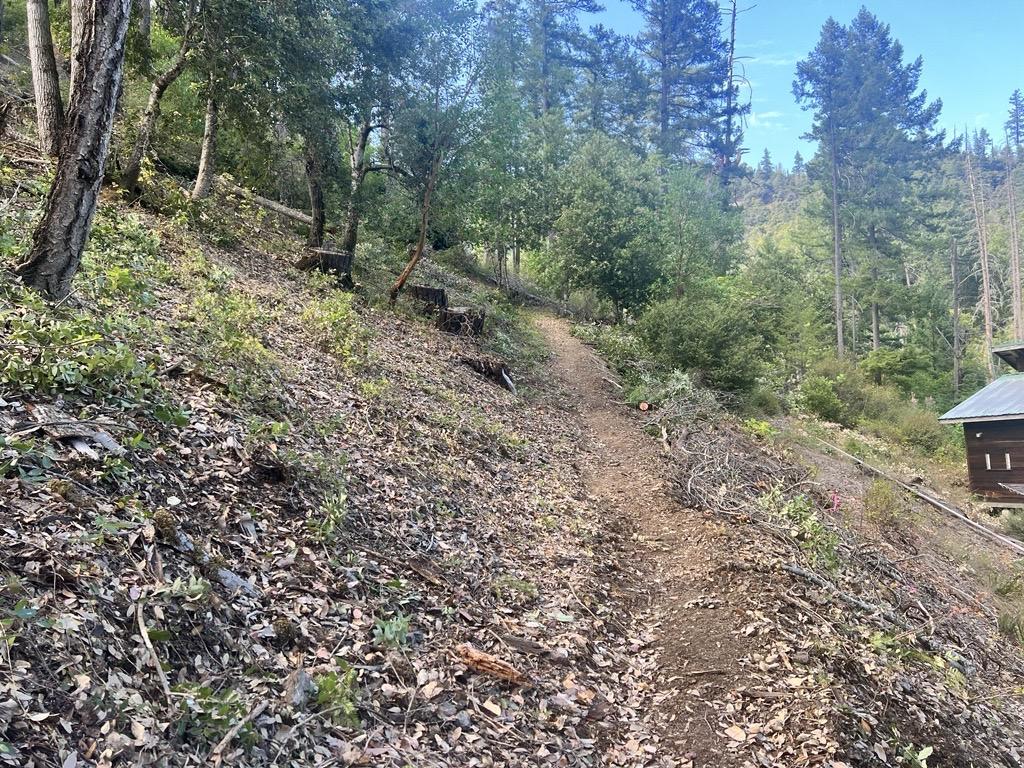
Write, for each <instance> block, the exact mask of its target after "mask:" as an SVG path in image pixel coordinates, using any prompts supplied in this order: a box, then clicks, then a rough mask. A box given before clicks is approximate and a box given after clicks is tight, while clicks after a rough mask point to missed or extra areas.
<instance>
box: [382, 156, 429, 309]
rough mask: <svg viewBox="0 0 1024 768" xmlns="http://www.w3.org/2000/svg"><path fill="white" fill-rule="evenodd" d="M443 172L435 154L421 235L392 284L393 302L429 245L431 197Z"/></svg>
mask: <svg viewBox="0 0 1024 768" xmlns="http://www.w3.org/2000/svg"><path fill="white" fill-rule="evenodd" d="M440 172H441V158H440V157H438V156H436V155H435V156H434V160H433V162H432V163H431V165H430V176H429V177H428V178H427V188H426V190H425V191H424V193H423V207H422V208H421V210H420V237H419V240H418V241H417V242H416V247H415V248H414V249H413V252H412V256H411V257H410V258H409V263H408V264H406V265H405V269H403V270H402V274H400V275H399V276H398V279H397V280H395V282H394V284H393V285H392V286H391V291H390V293H391V303H392V304H394V303H395V300H396V299H398V294H399V293H401V292H402V288H403V286H404V285H405V281H406V280H408V279H409V275H411V274H412V271H413V270H414V269H416V265H417V264H418V263H419V260H420V258H421V257H422V256H423V249H424V248H426V247H427V228H428V226H429V224H430V198H431V196H432V195H433V194H434V185H435V184H437V176H438V174H439V173H440Z"/></svg>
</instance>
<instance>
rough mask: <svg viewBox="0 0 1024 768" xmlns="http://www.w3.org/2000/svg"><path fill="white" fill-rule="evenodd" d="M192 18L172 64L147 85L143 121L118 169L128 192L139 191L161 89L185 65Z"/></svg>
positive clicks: (154, 128)
mask: <svg viewBox="0 0 1024 768" xmlns="http://www.w3.org/2000/svg"><path fill="white" fill-rule="evenodd" d="M191 27H192V21H191V19H190V20H189V22H188V26H187V27H186V29H185V32H184V35H183V37H182V40H181V47H180V48H178V55H177V56H175V57H174V61H173V62H172V63H171V66H170V67H169V68H168V69H167V70H166V71H165V72H164V73H163V74H162V75H160V76H159V77H158V78H157V79H156V80H154V81H153V85H152V86H151V87H150V89H149V102H148V103H147V104H146V111H145V112H143V113H142V121H141V122H140V123H139V133H138V135H137V136H136V137H135V145H134V146H133V147H132V154H131V156H129V158H128V162H127V163H125V167H124V171H123V172H122V173H121V179H120V184H121V187H122V188H123V189H125V190H126V191H127V192H128V193H129V194H130V195H136V194H138V191H139V174H140V173H142V161H143V160H144V159H145V157H146V153H147V152H148V151H149V143H150V141H151V140H152V139H153V132H154V131H155V130H156V121H157V120H158V119H159V117H160V101H161V100H162V99H163V97H164V93H165V92H166V91H167V89H168V88H170V87H171V83H173V82H174V81H175V80H177V79H178V76H179V75H181V73H182V72H183V71H184V69H185V64H187V63H188V51H189V46H190V39H191V36H192V35H191V32H192V29H191Z"/></svg>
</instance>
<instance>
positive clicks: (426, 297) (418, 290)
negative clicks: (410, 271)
mask: <svg viewBox="0 0 1024 768" xmlns="http://www.w3.org/2000/svg"><path fill="white" fill-rule="evenodd" d="M405 291H406V293H408V294H409V296H410V297H412V298H414V299H416V300H417V301H422V302H423V303H424V304H429V305H432V306H435V307H437V308H438V309H447V308H448V292H447V291H446V290H445V289H444V288H434V287H433V286H430V285H410V286H408V287H407V288H406V289H405Z"/></svg>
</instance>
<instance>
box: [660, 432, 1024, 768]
mask: <svg viewBox="0 0 1024 768" xmlns="http://www.w3.org/2000/svg"><path fill="white" fill-rule="evenodd" d="M673 454H674V455H675V457H676V458H677V460H678V464H677V467H676V474H675V477H674V479H673V482H672V486H671V487H672V493H673V495H674V496H675V497H676V498H677V499H678V500H679V501H680V502H681V503H682V504H683V505H685V506H686V507H687V508H690V509H693V510H697V511H700V512H703V513H704V514H711V515H713V516H715V517H718V518H720V519H722V520H724V521H727V522H728V524H729V525H728V526H727V528H726V529H725V530H726V531H727V532H726V533H725V534H724V535H726V536H727V537H728V538H729V539H730V543H729V545H728V547H729V551H730V552H731V553H734V555H735V559H734V560H730V562H728V563H723V564H722V566H721V570H722V571H723V573H728V574H730V575H729V577H728V578H729V582H730V584H731V587H732V589H733V590H737V593H738V594H739V595H741V596H742V602H741V603H739V604H738V605H736V608H737V609H742V610H743V613H744V615H745V616H746V622H747V623H746V625H745V626H743V627H742V628H741V629H740V630H739V634H741V635H742V636H744V637H748V638H751V640H750V641H748V642H749V643H750V647H751V653H750V655H749V657H748V658H747V659H746V660H745V666H746V672H747V674H748V675H749V678H748V685H746V686H744V687H741V688H738V689H736V690H732V691H728V692H726V693H725V694H724V695H723V696H719V697H718V698H716V699H715V700H714V701H711V702H709V704H711V705H712V706H713V707H714V708H715V709H716V710H717V711H718V713H719V715H720V718H721V723H720V725H721V728H722V732H723V733H724V734H725V735H726V737H727V738H728V739H729V740H730V741H731V743H732V750H733V751H735V752H737V753H746V755H747V756H748V758H749V759H750V760H751V761H752V764H756V765H761V766H768V767H771V766H778V767H779V768H781V767H782V766H792V765H799V764H824V765H835V766H839V765H844V766H846V765H875V764H879V765H884V764H887V763H888V764H895V763H894V762H893V761H896V758H898V757H905V756H907V755H918V754H920V753H921V752H922V751H924V752H926V753H927V752H928V751H930V752H931V754H932V755H933V757H932V758H930V759H929V760H928V761H927V765H943V766H946V765H948V766H972V765H974V766H982V765H985V766H989V765H1007V766H1017V765H1020V764H1021V763H1020V761H1019V758H1012V759H1008V758H1007V756H1008V755H1020V754H1022V753H1024V728H1022V723H1024V707H1022V706H1021V702H1020V700H1019V698H1018V697H1017V696H1016V695H1015V694H1014V695H1008V694H1007V692H1008V691H1011V690H1018V689H1017V688H1015V687H1014V686H1018V685H1019V683H1018V682H1015V681H1019V680H1020V679H1021V678H1022V676H1024V658H1022V655H1021V652H1020V649H1019V648H1018V647H1016V645H1015V644H1014V643H1008V642H1007V640H1006V638H1004V637H1003V636H1001V634H1000V632H999V630H998V629H997V627H996V622H995V621H994V620H993V618H994V613H993V611H991V610H990V609H989V608H988V606H986V605H985V604H984V603H983V602H982V601H981V600H979V598H978V597H976V596H975V595H974V594H973V592H974V591H975V589H976V588H974V589H972V588H971V587H970V586H969V583H964V585H963V587H961V586H958V584H959V583H962V582H964V576H963V573H962V571H961V570H960V564H959V563H956V562H951V561H949V560H948V559H944V558H942V557H939V556H936V555H932V554H929V555H928V556H926V555H925V553H924V552H923V551H922V550H923V549H924V548H926V547H929V546H931V544H930V542H927V541H919V542H918V543H917V544H915V543H914V542H913V541H912V539H913V538H914V536H915V534H914V532H913V531H912V530H909V529H910V528H911V525H910V524H909V523H908V524H906V528H907V529H906V530H902V531H900V533H899V535H895V534H890V535H889V536H887V537H885V538H883V539H882V540H879V541H876V540H871V539H867V540H866V539H865V538H864V535H863V533H860V532H857V531H854V530H852V529H851V528H849V527H848V525H847V524H846V523H847V517H846V516H847V515H848V514H849V513H848V512H846V510H845V509H844V508H843V506H842V504H841V502H840V498H841V496H842V497H843V498H846V499H849V494H850V490H849V488H847V487H842V488H839V489H837V490H835V491H833V490H831V489H827V488H825V487H824V486H823V485H821V484H820V483H818V482H815V481H812V480H811V477H810V473H809V472H808V470H807V469H805V468H804V467H803V466H800V465H798V464H796V462H795V461H794V460H793V459H792V458H791V457H790V456H789V455H788V454H787V453H786V452H784V451H782V450H780V449H778V448H776V447H774V446H770V445H762V444H759V443H757V442H755V441H754V440H753V439H752V438H750V437H748V436H747V435H746V434H744V433H743V432H742V431H741V430H740V429H739V428H738V427H737V426H734V425H733V424H731V423H728V422H722V423H719V424H716V425H714V426H704V427H703V428H700V429H699V430H696V431H694V432H692V433H686V434H684V435H683V436H681V437H679V436H677V437H676V439H675V443H674V446H673ZM853 471H854V473H855V474H856V470H853ZM794 509H796V510H802V512H801V515H802V516H801V515H797V514H795V513H793V510H794ZM964 535H965V536H969V535H971V533H970V529H966V528H965V529H964ZM974 541H975V542H976V543H977V542H985V541H986V540H985V539H981V538H978V539H975V540H974ZM978 546H985V544H978ZM740 584H742V586H740ZM795 734H801V736H800V737H799V738H794V735H795ZM897 762H900V763H901V764H902V763H904V762H906V760H901V761H897ZM910 764H914V763H910ZM919 764H923V763H919Z"/></svg>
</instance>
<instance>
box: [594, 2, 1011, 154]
mask: <svg viewBox="0 0 1024 768" xmlns="http://www.w3.org/2000/svg"><path fill="white" fill-rule="evenodd" d="M602 2H603V4H604V5H605V6H606V8H607V10H606V11H605V12H604V13H603V14H601V15H600V17H599V18H600V21H602V22H603V23H605V24H606V25H607V26H609V27H612V28H613V29H615V30H617V31H619V32H622V33H629V34H632V33H635V32H636V31H637V30H638V29H639V27H640V19H639V17H638V16H637V14H636V13H635V12H634V11H633V10H632V7H631V5H630V3H629V2H628V1H627V0H602ZM755 3H756V5H755ZM862 4H865V5H867V7H868V10H870V11H871V12H872V13H874V14H875V15H876V16H878V17H879V18H880V19H882V21H884V22H886V23H888V24H889V25H890V26H891V27H892V32H893V35H894V36H895V37H896V38H897V39H898V40H899V41H900V42H901V43H903V49H904V52H905V60H908V61H909V60H911V59H913V58H915V57H917V56H918V55H920V56H923V57H924V70H923V74H922V77H921V84H922V86H923V87H924V88H925V89H927V91H928V95H929V97H930V98H936V97H938V98H941V99H942V102H943V110H942V117H941V120H940V122H941V124H942V127H944V128H946V130H947V131H949V132H952V129H953V128H954V127H956V128H957V130H958V132H962V131H963V127H964V126H967V127H969V128H971V129H973V128H975V127H985V128H987V129H988V131H989V132H990V133H991V134H992V135H993V136H994V137H995V138H996V139H997V140H998V141H1002V140H1003V123H1004V122H1005V119H1006V110H1007V100H1008V99H1009V96H1010V94H1011V93H1012V92H1013V90H1014V88H1021V89H1024V66H1022V65H1021V58H1020V50H1021V33H1022V30H1024V0H987V1H983V2H980V3H978V4H977V5H975V4H974V3H967V2H963V0H885V2H874V3H870V2H868V3H864V2H863V0H851V1H850V2H847V0H750V2H746V3H745V2H743V0H741V2H740V7H741V8H743V7H747V6H750V5H754V8H753V9H752V10H750V11H747V12H746V13H743V14H741V15H740V17H739V22H738V24H737V53H738V54H739V55H741V56H744V57H746V58H745V59H744V60H743V62H742V64H743V66H744V68H745V70H746V76H747V78H748V79H749V80H750V81H751V85H752V90H753V93H752V97H753V112H752V115H751V117H750V121H749V124H748V126H747V129H746V139H745V141H744V144H745V145H746V147H747V148H748V149H749V153H748V155H747V156H746V159H747V161H748V162H749V163H751V164H755V163H756V162H757V161H758V159H759V158H760V155H761V152H762V151H763V150H764V148H765V147H768V149H769V151H770V152H771V153H772V157H773V158H774V159H775V161H776V162H781V163H783V165H785V166H787V167H789V165H790V164H791V162H792V158H793V154H794V153H795V152H796V151H797V150H798V149H799V150H800V151H801V152H802V153H803V155H804V156H805V157H808V156H810V155H811V154H813V151H814V147H813V145H810V144H807V143H806V142H804V141H802V140H801V139H800V136H801V134H803V133H804V132H806V131H807V129H808V127H809V126H810V115H809V114H808V113H807V112H804V111H803V110H801V109H800V107H798V106H797V105H796V104H795V103H794V100H793V96H792V83H793V76H794V71H795V69H796V62H797V61H799V60H800V59H802V58H804V57H805V56H806V55H807V53H808V52H809V51H810V50H811V49H812V48H814V45H815V44H816V42H817V40H818V34H819V32H820V31H821V25H822V23H823V22H824V21H825V19H827V18H828V17H829V16H834V17H835V18H836V19H837V20H838V21H839V22H841V23H847V22H849V21H850V20H851V19H853V17H854V16H855V15H856V14H857V11H858V10H859V8H860V6H861V5H862Z"/></svg>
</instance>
